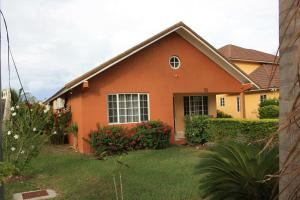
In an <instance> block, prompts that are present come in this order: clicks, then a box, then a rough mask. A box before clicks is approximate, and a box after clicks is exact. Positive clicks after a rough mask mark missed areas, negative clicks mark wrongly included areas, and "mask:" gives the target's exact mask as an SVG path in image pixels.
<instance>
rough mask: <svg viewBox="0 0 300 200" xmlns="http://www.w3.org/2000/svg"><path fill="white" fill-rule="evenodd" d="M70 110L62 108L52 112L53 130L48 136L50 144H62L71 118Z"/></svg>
mask: <svg viewBox="0 0 300 200" xmlns="http://www.w3.org/2000/svg"><path fill="white" fill-rule="evenodd" d="M71 116H72V113H71V110H70V109H69V108H67V109H62V110H60V111H58V112H55V113H54V131H53V133H54V134H52V135H51V137H50V141H51V143H52V144H64V143H65V138H66V136H67V133H68V127H69V122H70V120H71Z"/></svg>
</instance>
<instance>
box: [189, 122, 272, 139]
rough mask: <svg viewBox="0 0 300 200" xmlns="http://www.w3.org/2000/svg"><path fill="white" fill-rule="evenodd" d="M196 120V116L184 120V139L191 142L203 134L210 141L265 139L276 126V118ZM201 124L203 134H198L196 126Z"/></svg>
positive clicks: (200, 137)
mask: <svg viewBox="0 0 300 200" xmlns="http://www.w3.org/2000/svg"><path fill="white" fill-rule="evenodd" d="M200 119H201V118H200ZM197 120H198V119H197V118H194V120H186V121H185V129H186V130H185V134H186V139H187V140H188V142H190V143H192V144H197V143H199V141H202V140H203V135H204V139H206V140H208V141H212V142H215V141H218V140H224V139H234V140H241V141H244V142H257V141H262V140H264V139H266V138H267V137H268V136H270V134H272V133H274V132H275V131H276V130H277V128H278V120H277V119H264V120H242V119H218V118H204V119H201V120H199V121H200V122H198V121H197ZM203 120H204V122H203ZM203 124H204V126H202V127H204V130H203V129H200V130H202V132H203V134H199V133H201V132H200V131H199V130H198V129H199V128H198V127H199V126H201V125H203ZM197 133H198V134H197ZM275 141H276V140H275Z"/></svg>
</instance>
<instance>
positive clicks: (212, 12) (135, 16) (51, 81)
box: [1, 0, 278, 99]
mask: <svg viewBox="0 0 300 200" xmlns="http://www.w3.org/2000/svg"><path fill="white" fill-rule="evenodd" d="M1 2H2V10H3V12H4V14H5V15H6V18H7V22H8V28H9V31H10V40H11V46H12V51H13V53H14V57H15V60H16V63H17V65H18V68H19V71H20V75H21V78H22V80H23V82H24V87H25V90H26V91H29V92H31V93H32V94H33V95H35V96H37V97H38V98H39V99H45V98H47V97H49V96H50V95H51V94H53V93H54V92H55V91H56V90H58V89H59V88H60V87H62V86H63V85H64V84H65V83H66V82H68V81H70V80H71V79H73V78H75V77H76V76H78V75H80V74H82V73H84V72H86V71H88V70H90V69H92V68H94V67H95V66H97V65H98V64H100V63H102V62H104V61H106V60H107V59H109V58H111V57H113V56H116V55H117V54H119V53H121V52H122V51H125V50H127V49H128V48H130V47H132V46H134V45H136V44H137V43H139V42H142V41H143V40H145V39H147V38H149V37H151V36H153V35H154V34H156V33H158V32H160V31H162V30H163V29H165V28H167V27H169V26H171V25H173V24H175V23H177V22H179V21H183V22H184V23H186V24H187V25H188V26H190V27H191V28H192V29H193V30H194V31H196V32H197V33H198V34H199V35H201V36H202V37H204V38H205V39H206V40H207V41H208V42H210V43H211V44H212V45H213V46H215V47H216V48H220V47H222V46H224V45H226V44H229V43H231V44H236V45H239V46H242V47H246V48H253V49H257V50H261V51H265V52H268V53H273V54H274V53H275V52H276V49H277V46H278V1H277V0H184V1H179V0H151V1H150V0H148V1H143V0H126V1H125V0H106V1H104V0H101V1H100V0H3V1H1ZM3 51H5V49H4V47H3ZM3 56H5V54H3ZM2 73H3V76H4V77H3V79H2V84H3V86H4V87H7V85H8V84H7V83H8V79H7V77H8V73H7V63H6V62H4V63H3V69H2ZM12 85H13V86H14V87H15V88H19V85H18V83H17V82H16V74H15V73H14V72H13V74H12Z"/></svg>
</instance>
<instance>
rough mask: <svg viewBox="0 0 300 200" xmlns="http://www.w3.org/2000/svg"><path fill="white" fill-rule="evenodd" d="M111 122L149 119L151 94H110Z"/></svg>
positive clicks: (120, 122) (133, 121) (109, 114)
mask: <svg viewBox="0 0 300 200" xmlns="http://www.w3.org/2000/svg"><path fill="white" fill-rule="evenodd" d="M107 100H108V122H109V123H110V124H124V123H136V122H142V121H148V120H149V95H148V94H142V93H128V94H127V93H125V94H109V95H108V98H107Z"/></svg>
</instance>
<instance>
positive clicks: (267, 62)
mask: <svg viewBox="0 0 300 200" xmlns="http://www.w3.org/2000/svg"><path fill="white" fill-rule="evenodd" d="M228 59H229V60H233V61H242V62H243V61H244V62H255V63H266V64H273V65H278V63H276V62H270V61H263V60H247V59H240V58H228ZM276 60H277V59H276Z"/></svg>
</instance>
